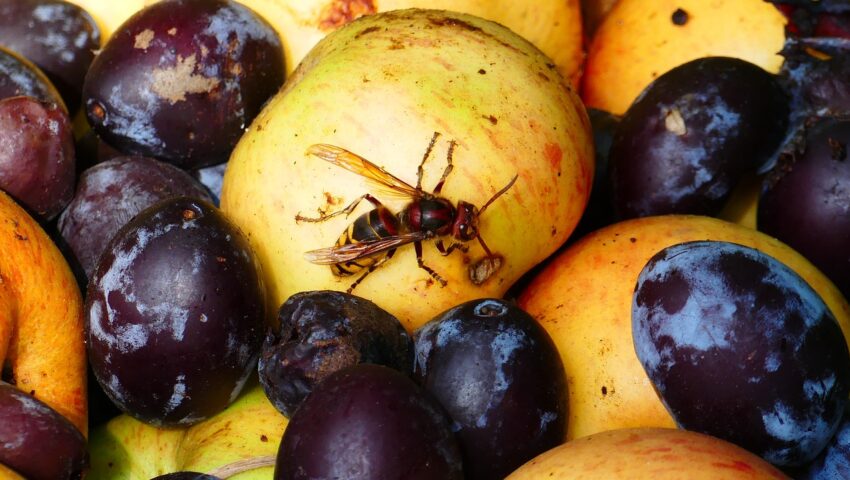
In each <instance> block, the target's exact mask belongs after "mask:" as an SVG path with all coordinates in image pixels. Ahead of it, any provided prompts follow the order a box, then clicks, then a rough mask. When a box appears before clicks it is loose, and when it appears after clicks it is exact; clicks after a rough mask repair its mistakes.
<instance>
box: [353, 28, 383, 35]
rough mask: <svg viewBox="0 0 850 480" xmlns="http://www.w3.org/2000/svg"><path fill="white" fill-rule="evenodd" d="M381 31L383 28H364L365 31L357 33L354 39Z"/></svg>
mask: <svg viewBox="0 0 850 480" xmlns="http://www.w3.org/2000/svg"><path fill="white" fill-rule="evenodd" d="M380 29H381V27H375V26H373V27H369V28H364V29H363V30H360V31H359V32H357V35H355V36H354V38H360V37H362V36H363V35H367V34H369V33H372V32H377V31H378V30H380Z"/></svg>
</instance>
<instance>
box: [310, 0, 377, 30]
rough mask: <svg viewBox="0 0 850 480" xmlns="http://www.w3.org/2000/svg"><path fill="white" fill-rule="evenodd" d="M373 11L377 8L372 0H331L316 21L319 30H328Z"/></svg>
mask: <svg viewBox="0 0 850 480" xmlns="http://www.w3.org/2000/svg"><path fill="white" fill-rule="evenodd" d="M375 12H377V9H376V7H375V2H373V1H372V0H333V1H331V2H330V3H328V4H327V6H325V8H324V9H323V10H322V13H320V14H319V18H318V21H317V22H316V23H317V25H318V27H319V29H320V30H323V31H325V32H329V31H331V30H336V29H337V28H339V27H341V26H343V25H345V24H346V23H348V22H350V21H352V20H354V19H355V18H357V17H361V16H363V15H372V14H374V13H375ZM361 33H362V32H361Z"/></svg>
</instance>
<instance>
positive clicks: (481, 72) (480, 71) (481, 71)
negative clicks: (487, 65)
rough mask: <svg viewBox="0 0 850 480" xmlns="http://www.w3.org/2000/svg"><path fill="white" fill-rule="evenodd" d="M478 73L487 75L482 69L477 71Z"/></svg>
mask: <svg viewBox="0 0 850 480" xmlns="http://www.w3.org/2000/svg"><path fill="white" fill-rule="evenodd" d="M478 73H480V74H481V75H486V74H487V70H484V69H483V68H479V69H478Z"/></svg>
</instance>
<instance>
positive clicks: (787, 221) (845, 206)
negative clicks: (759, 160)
mask: <svg viewBox="0 0 850 480" xmlns="http://www.w3.org/2000/svg"><path fill="white" fill-rule="evenodd" d="M804 136H805V140H804V141H803V142H802V145H801V146H800V147H798V148H797V149H796V151H793V152H791V153H790V154H788V155H783V156H781V157H780V159H779V163H778V164H777V165H776V166H775V167H774V169H773V170H772V171H771V172H770V173H769V174H768V176H767V178H766V179H765V181H764V185H763V188H762V191H761V196H760V198H759V203H758V227H759V230H761V231H763V232H765V233H766V234H768V235H772V236H774V237H776V238H778V239H780V240H782V241H783V242H786V243H787V244H788V245H790V246H791V247H792V248H794V249H795V250H797V251H798V252H800V253H802V254H803V255H805V256H806V258H808V259H809V260H811V262H812V263H814V264H815V265H817V266H818V268H820V269H821V270H822V271H823V272H824V273H825V274H826V275H827V276H828V277H829V278H830V279H832V281H833V282H835V284H836V285H837V286H838V288H839V289H840V290H841V291H842V292H843V293H844V295H845V296H850V269H848V268H847V263H848V260H850V218H848V212H849V211H850V165H848V163H847V150H846V148H847V145H848V142H850V121H848V120H840V119H825V120H820V121H815V122H813V123H812V124H811V125H809V126H808V130H807V131H806V132H805V133H804Z"/></svg>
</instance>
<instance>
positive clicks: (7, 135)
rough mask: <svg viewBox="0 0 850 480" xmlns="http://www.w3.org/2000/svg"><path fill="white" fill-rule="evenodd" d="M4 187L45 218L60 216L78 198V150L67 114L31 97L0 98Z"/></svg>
mask: <svg viewBox="0 0 850 480" xmlns="http://www.w3.org/2000/svg"><path fill="white" fill-rule="evenodd" d="M0 135H2V136H3V143H2V145H0V188H2V189H3V190H4V191H5V192H7V193H9V194H10V195H12V196H14V197H15V199H16V200H18V201H19V202H21V204H22V205H24V206H25V207H26V208H27V209H28V211H29V212H31V213H32V215H34V216H35V217H36V218H38V219H39V220H40V221H49V220H52V219H53V218H54V217H56V216H57V215H59V213H60V212H61V211H62V210H63V209H64V208H65V207H66V206H67V205H68V203H69V202H70V201H71V198H72V197H73V196H74V183H75V182H76V154H75V151H74V135H73V132H72V127H71V121H70V119H68V114H67V113H65V111H64V110H63V109H62V108H61V107H60V106H59V105H57V104H55V103H50V102H43V101H41V100H38V99H35V98H32V97H25V96H21V97H12V98H5V99H2V100H0Z"/></svg>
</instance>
